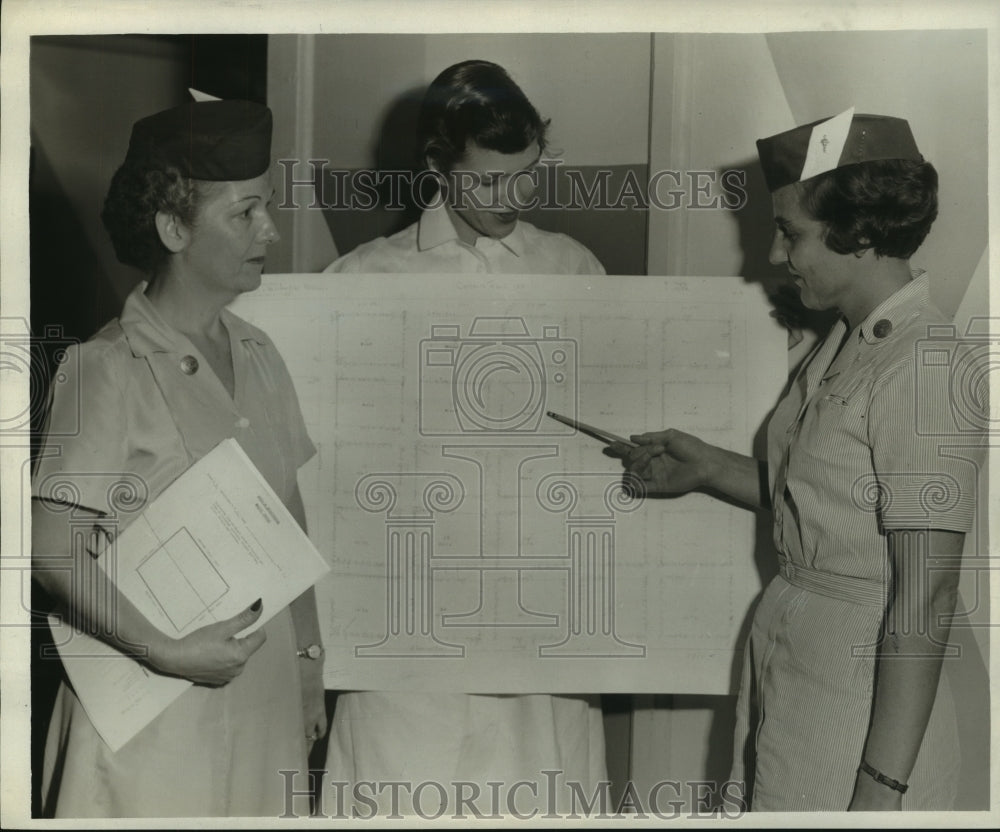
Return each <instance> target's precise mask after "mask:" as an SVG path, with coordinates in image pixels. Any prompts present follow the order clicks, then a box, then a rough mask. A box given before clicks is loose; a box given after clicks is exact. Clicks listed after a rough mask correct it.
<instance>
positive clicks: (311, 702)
mask: <svg viewBox="0 0 1000 832" xmlns="http://www.w3.org/2000/svg"><path fill="white" fill-rule="evenodd" d="M299 676H300V679H301V681H302V717H303V719H302V721H303V723H304V724H305V732H306V747H307V749H308V750H309V751H312V747H313V745H314V744H315V743H316V741H317V740H320V739H322V738H323V737H324V736H326V727H327V723H326V692H325V690H324V688H323V662H322V661H316V660H314V659H302V658H300V659H299Z"/></svg>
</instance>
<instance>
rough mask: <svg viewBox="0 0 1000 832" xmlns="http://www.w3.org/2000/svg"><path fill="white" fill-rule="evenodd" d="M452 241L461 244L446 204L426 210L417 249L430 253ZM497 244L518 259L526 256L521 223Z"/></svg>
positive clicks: (422, 216) (423, 214) (418, 233)
mask: <svg viewBox="0 0 1000 832" xmlns="http://www.w3.org/2000/svg"><path fill="white" fill-rule="evenodd" d="M482 239H484V238H482V237H480V238H479V240H477V241H476V242H477V244H478V243H479V241H480V240H482ZM452 241H454V242H456V243H461V240H460V239H459V236H458V231H456V230H455V225H454V223H452V221H451V217H450V216H449V214H448V209H447V208H445V205H444V203H443V202H442V203H441V204H439V205H435V206H434V207H433V208H427V209H426V210H424V212H423V213H422V214H421V215H420V221H419V223H418V225H417V249H418V250H419V251H429V250H430V249H432V248H437V247H438V246H440V245H444V244H445V243H448V242H452ZM496 242H498V243H500V244H501V245H502V246H503V247H504V248H506V249H508V250H509V251H510V252H511V254H514V255H516V256H517V257H520V256H521V255H522V254H524V233H523V231H522V230H521V223H520V222H518V223H517V224H516V225H515V226H514V230H513V231H511V232H510V234H508V235H507V236H506V237H504V238H503V239H500V240H497V241H496Z"/></svg>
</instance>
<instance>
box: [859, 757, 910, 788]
mask: <svg viewBox="0 0 1000 832" xmlns="http://www.w3.org/2000/svg"><path fill="white" fill-rule="evenodd" d="M858 771H863V772H864V773H865V774H867V775H868V776H869V777H871V778H872V779H873V780H874V781H875V782H877V783H881V784H882V785H883V786H888V787H889V788H890V789H895V790H896V791H897V792H899V793H900V794H906V790H907V789H908V788H910V787H909V786H908V785H906V783H900V782H899V781H898V780H893V779H892V778H891V777H888V776H886V775H885V774H883V773H882V772H881V771H879V770H878V769H877V768H875V767H874V766H872V765H870V764H869V763H868V761H867V760H862V761H861V765H860V766H858Z"/></svg>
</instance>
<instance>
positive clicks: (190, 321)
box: [33, 101, 326, 818]
mask: <svg viewBox="0 0 1000 832" xmlns="http://www.w3.org/2000/svg"><path fill="white" fill-rule="evenodd" d="M271 122H272V119H271V112H270V110H269V109H268V108H267V107H264V106H262V105H260V104H255V103H251V102H248V101H210V102H198V103H190V104H187V105H183V106H181V107H177V108H174V109H171V110H167V111H164V112H160V113H157V114H155V115H152V116H149V117H147V118H145V119H142V120H140V121H138V122H137V123H136V124H135V125H134V127H133V130H132V137H131V141H130V144H129V150H128V154H127V156H126V159H125V162H124V164H123V165H122V166H121V168H120V169H119V170H118V172H117V173H116V174H115V177H114V179H113V181H112V184H111V188H110V192H109V194H108V197H107V200H106V203H105V207H104V213H103V219H104V222H105V225H106V227H107V228H108V231H109V233H110V235H111V238H112V241H113V243H114V245H115V251H116V253H117V254H118V257H119V259H120V260H121V261H122V262H124V263H126V264H129V265H133V266H135V267H137V268H139V269H140V270H142V271H143V272H144V273H145V274H146V276H147V281H145V282H143V283H141V284H140V285H139V286H138V287H137V288H136V289H135V290H134V291H133V292H132V293H131V295H130V296H129V297H128V299H127V300H126V302H125V306H124V308H123V310H122V312H121V315H120V316H119V317H118V318H116V319H115V320H113V321H111V322H110V323H108V324H107V325H106V326H105V327H104V328H103V329H101V331H100V332H98V333H97V334H96V335H95V336H94V337H93V338H91V339H90V340H89V341H87V342H86V343H85V344H83V345H81V346H80V347H78V348H72V349H71V350H70V351H69V355H68V357H67V360H66V361H65V362H64V363H63V365H62V368H61V371H62V372H63V373H64V374H65V375H66V379H65V381H63V383H61V384H60V385H58V387H57V388H56V389H55V391H54V397H53V401H52V406H51V412H50V416H49V419H48V423H47V432H46V438H45V440H44V442H43V447H42V450H41V454H40V463H39V465H38V469H37V471H36V472H35V475H34V479H33V482H34V493H35V496H36V498H37V499H36V500H35V501H34V505H35V511H34V513H33V528H34V534H33V538H34V539H33V550H34V552H35V553H36V560H35V571H34V576H35V579H36V580H37V581H38V582H39V583H40V584H41V585H42V586H43V587H44V589H45V590H46V591H47V592H48V593H49V594H50V595H51V596H52V597H53V598H54V599H56V601H57V603H58V604H59V606H60V607H61V609H62V611H63V613H64V614H65V615H66V616H67V617H68V619H69V620H70V621H72V622H73V623H74V624H75V625H76V626H77V627H79V628H81V629H82V630H84V631H85V632H88V633H90V634H92V635H96V636H97V637H99V638H102V639H103V640H104V641H106V642H107V643H108V644H110V645H112V646H113V647H115V648H117V649H118V650H120V651H122V652H123V653H125V654H127V655H130V656H133V657H134V658H136V659H138V660H139V661H141V662H142V663H143V664H144V666H145V667H146V668H147V670H148V671H149V672H152V673H158V674H166V675H169V676H177V677H181V678H184V679H188V680H190V681H192V682H194V683H195V684H194V686H193V687H190V688H188V689H187V691H186V692H185V693H183V694H182V695H181V696H180V697H179V698H178V699H177V700H175V701H174V703H173V704H171V705H170V706H169V707H168V708H167V709H166V710H165V711H164V712H163V713H161V714H160V715H159V716H158V717H156V718H155V719H154V720H153V721H152V723H150V724H149V725H148V726H147V727H146V728H144V729H143V730H142V731H140V732H139V734H137V735H136V736H135V737H134V738H132V739H131V740H130V741H129V742H128V743H126V744H125V745H124V746H123V747H122V748H121V749H119V750H118V751H117V752H112V751H111V749H110V748H109V747H108V746H107V745H106V744H105V743H104V741H103V740H102V739H101V737H100V735H99V734H98V733H97V731H96V730H95V728H94V726H93V724H92V723H91V721H90V719H89V718H88V716H87V713H86V712H85V711H84V709H83V707H82V705H81V703H80V700H79V699H78V698H77V696H76V694H75V693H74V691H73V689H72V687H71V686H70V685H68V684H65V683H64V684H63V685H62V686H61V688H60V690H59V693H58V696H57V700H56V705H55V709H54V713H53V715H52V720H51V723H50V726H49V733H48V741H47V745H46V749H45V762H44V771H43V777H42V779H43V784H42V795H43V802H44V806H43V809H44V812H45V814H47V815H50V816H55V817H76V818H78V817H115V818H121V817H168V816H196V817H200V816H209V815H213V816H221V815H229V816H272V817H277V816H279V815H281V814H282V813H283V812H285V811H286V809H287V807H286V805H285V790H286V782H285V779H284V777H283V776H282V775H281V774H280V771H281V770H283V769H284V770H292V771H296V772H304V771H305V770H306V769H307V754H308V750H309V747H310V743H311V742H312V741H315V740H316V739H317V738H318V737H319V736H320V735H321V734H322V733H323V732H324V731H325V729H326V718H325V712H324V707H323V688H322V678H321V671H320V662H318V661H315V660H314V659H311V658H309V656H315V655H316V654H317V653H318V652H319V628H318V624H317V619H316V607H315V600H314V598H313V595H312V592H311V591H309V592H307V593H305V594H303V595H302V596H300V597H299V598H298V599H297V600H296V601H295V602H293V603H292V604H291V606H290V607H289V608H286V609H284V610H281V611H278V612H277V614H276V615H275V616H274V617H273V618H271V620H270V621H268V622H267V623H266V625H264V626H263V627H262V628H260V629H257V630H256V631H254V632H253V633H251V634H250V635H247V636H246V637H243V638H237V637H236V635H237V633H240V632H241V631H243V630H244V629H246V628H247V627H248V626H250V625H252V624H253V623H254V622H255V621H256V620H257V619H258V618H259V617H260V615H261V614H262V611H263V610H262V605H261V604H260V602H259V601H258V602H257V603H254V604H252V605H251V606H250V607H248V608H247V609H246V610H245V611H244V612H242V613H241V614H239V615H237V616H235V617H234V618H232V619H230V620H228V621H224V622H221V623H218V624H214V625H211V626H207V627H204V628H202V629H199V630H197V631H195V632H193V633H191V634H190V635H188V636H186V637H184V638H180V639H173V638H170V637H168V636H165V635H164V634H163V633H161V632H159V631H157V630H156V629H155V628H154V627H153V626H152V625H151V624H150V623H149V621H148V620H147V619H145V617H144V616H142V615H141V614H140V613H139V612H138V611H137V610H136V609H135V608H134V607H133V606H132V605H131V604H129V603H128V602H127V601H126V600H125V599H124V598H123V597H121V596H120V595H119V594H118V593H117V591H115V590H114V589H113V587H110V586H108V585H107V582H106V579H104V578H103V575H102V573H100V572H99V571H98V570H97V569H96V568H95V567H94V566H93V562H92V559H91V557H90V556H89V555H88V554H87V552H86V548H87V546H88V545H89V546H91V547H92V546H93V545H98V546H100V545H103V543H104V542H105V540H106V538H107V537H108V533H107V528H108V527H109V524H110V523H111V521H114V523H115V525H116V527H117V529H118V530H121V529H123V528H124V527H126V526H127V525H128V523H129V522H130V521H131V520H132V519H134V517H135V516H136V514H137V513H138V512H139V511H141V510H142V509H143V508H144V507H145V505H146V504H148V502H149V501H151V500H153V499H154V498H155V497H156V496H157V494H158V493H159V492H160V491H162V490H163V488H165V487H166V486H167V485H168V484H169V483H170V482H171V481H172V480H173V479H175V478H176V477H177V476H178V475H179V474H181V473H182V472H183V471H184V470H185V469H186V468H188V467H189V466H190V465H192V464H193V463H194V462H195V461H196V460H198V459H199V458H200V457H201V456H203V455H204V454H206V453H208V452H209V451H210V450H211V449H212V448H213V447H215V445H216V444H218V443H219V442H220V441H222V440H223V439H227V438H235V439H236V440H237V441H238V442H239V443H240V445H241V447H242V448H243V450H244V451H246V453H247V455H248V456H249V457H250V459H251V460H252V461H253V462H254V464H255V465H256V466H257V468H258V469H259V470H260V471H261V473H262V474H263V476H264V477H265V479H266V480H267V481H268V483H269V484H270V485H271V487H272V488H273V489H274V490H275V492H276V493H277V494H278V495H279V496H280V497H281V499H282V500H283V501H284V503H285V504H286V505H287V506H288V508H289V509H290V511H291V512H292V514H293V515H294V516H295V517H296V518H297V519H298V521H299V522H300V523H304V515H303V511H302V503H301V499H300V496H299V491H298V485H297V482H296V472H297V470H298V468H299V466H301V465H302V464H303V463H304V462H305V461H306V460H307V459H308V458H309V457H310V456H312V454H313V453H314V448H313V445H312V442H311V441H310V439H309V436H308V434H307V433H306V430H305V426H304V424H303V421H302V416H301V413H300V411H299V406H298V401H297V399H296V396H295V391H294V389H293V387H292V383H291V380H290V378H289V376H288V372H287V370H286V368H285V365H284V362H283V361H282V360H281V357H280V356H279V355H278V353H277V351H276V350H275V348H274V345H273V344H272V343H271V341H270V340H269V339H268V337H267V336H266V335H265V334H264V333H263V332H261V331H260V330H258V329H256V328H255V327H253V326H251V325H250V324H248V323H246V322H245V321H243V320H241V319H239V318H237V317H236V316H235V315H233V314H231V313H230V312H228V311H227V310H226V308H225V307H226V305H227V304H228V303H229V302H230V301H232V300H233V299H234V298H235V297H236V296H237V295H239V294H240V293H241V292H247V291H252V290H253V289H255V288H257V286H258V285H259V284H260V275H261V270H262V268H263V262H264V255H265V252H266V250H267V247H268V246H269V245H270V244H271V243H273V242H275V241H276V240H277V239H278V233H277V231H276V230H275V227H274V224H273V222H272V220H271V217H270V215H269V212H268V203H269V201H270V199H271V195H272V187H271V184H270V181H269V178H268V170H269V166H270V146H271ZM77 421H78V429H77V428H76V427H75V426H76V424H77ZM123 486H124V487H123ZM133 486H134V487H133ZM66 494H72V495H73V498H74V499H73V502H74V503H79V504H81V505H82V506H83V507H85V508H68V507H66V506H65V504H63V503H61V502H60V499H61V498H62V497H64V496H65V495H66ZM123 497H124V498H125V499H122V498H123ZM87 510H89V512H88V511H87ZM70 512H72V513H74V514H77V515H80V513H81V512H82V513H84V514H85V515H86V514H88V513H89V516H92V517H94V518H95V526H94V534H93V537H94V540H93V541H91V543H90V544H86V543H85V545H74V544H72V543H70V537H69V536H68V529H67V524H66V520H67V515H68V514H69V513H70ZM96 512H103V513H104V514H105V515H106V519H102V518H100V517H99V516H98V515H97V514H96ZM102 523H103V524H104V526H102V525H101V524H102ZM39 553H40V556H39ZM67 553H68V557H57V558H51V557H49V556H51V555H52V554H61V555H66V554H67ZM272 554H273V555H274V557H276V558H280V557H281V553H277V552H276V553H272ZM67 566H69V567H70V568H69V569H67ZM81 588H82V589H81ZM109 598H110V602H108V601H104V600H102V599H109ZM309 648H311V649H309ZM300 653H301V655H299V654H300ZM296 788H299V789H301V788H303V786H302V782H301V781H299V780H297V781H296ZM299 811H300V812H301V811H302V807H301V806H299Z"/></svg>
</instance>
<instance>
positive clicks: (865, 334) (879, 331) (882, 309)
mask: <svg viewBox="0 0 1000 832" xmlns="http://www.w3.org/2000/svg"><path fill="white" fill-rule="evenodd" d="M929 304H930V279H929V278H928V277H927V273H926V272H925V271H923V270H918V271H915V272H914V277H913V280H911V281H910V282H909V283H907V284H906V285H905V286H903V287H902V288H901V289H899V290H897V291H896V292H894V293H893V294H892V295H890V296H889V297H887V298H886V299H885V300H884V301H882V303H880V304H879V305H878V306H876V307H875V308H874V309H873V310H872V311H871V313H870V314H869V315H868V317H867V318H865V319H864V321H862V322H861V327H860V333H859V334H860V336H861V338H862V339H863V340H864V341H865V342H866V343H868V344H877V343H879V342H880V341H883V340H885V339H886V338H887V337H888V336H889V335H890V334H891V333H893V332H895V331H896V330H897V329H899V328H900V327H901V326H903V325H904V324H905V323H906V322H907V321H908V320H909V319H910V318H912V317H914V316H916V315H917V314H918V313H919V312H920V311H921V310H922V309H924V308H926V307H927V306H928V305H929Z"/></svg>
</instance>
